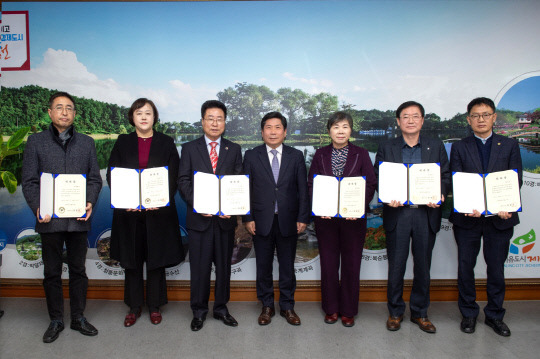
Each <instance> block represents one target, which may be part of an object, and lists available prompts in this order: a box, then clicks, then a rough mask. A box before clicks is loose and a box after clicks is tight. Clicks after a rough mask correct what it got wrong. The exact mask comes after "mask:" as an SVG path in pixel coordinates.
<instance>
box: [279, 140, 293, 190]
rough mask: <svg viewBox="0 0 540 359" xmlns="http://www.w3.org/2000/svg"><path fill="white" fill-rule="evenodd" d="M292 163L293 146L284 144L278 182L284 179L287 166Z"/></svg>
mask: <svg viewBox="0 0 540 359" xmlns="http://www.w3.org/2000/svg"><path fill="white" fill-rule="evenodd" d="M290 163H291V148H289V147H287V146H285V145H283V153H282V154H281V164H280V165H279V176H278V183H279V182H282V181H283V177H284V176H285V173H287V167H288V166H289V164H290Z"/></svg>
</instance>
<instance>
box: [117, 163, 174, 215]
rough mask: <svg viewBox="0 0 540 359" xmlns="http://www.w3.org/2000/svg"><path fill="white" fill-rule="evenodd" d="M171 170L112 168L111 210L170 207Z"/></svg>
mask: <svg viewBox="0 0 540 359" xmlns="http://www.w3.org/2000/svg"><path fill="white" fill-rule="evenodd" d="M169 205H170V203H169V168H168V167H167V166H165V167H154V168H146V169H133V168H122V167H111V208H122V209H128V208H136V209H146V208H158V207H167V206H169Z"/></svg>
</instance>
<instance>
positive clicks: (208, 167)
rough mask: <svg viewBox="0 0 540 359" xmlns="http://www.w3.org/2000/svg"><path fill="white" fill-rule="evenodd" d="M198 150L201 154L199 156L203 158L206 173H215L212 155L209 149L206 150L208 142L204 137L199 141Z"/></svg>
mask: <svg viewBox="0 0 540 359" xmlns="http://www.w3.org/2000/svg"><path fill="white" fill-rule="evenodd" d="M197 150H198V152H199V155H200V156H201V160H202V162H203V163H204V165H205V167H206V171H208V173H213V172H214V170H213V169H212V162H210V154H209V153H208V149H207V148H206V141H205V140H204V136H203V137H200V138H199V140H198V141H197ZM218 160H219V158H218Z"/></svg>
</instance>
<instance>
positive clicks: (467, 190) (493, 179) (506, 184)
mask: <svg viewBox="0 0 540 359" xmlns="http://www.w3.org/2000/svg"><path fill="white" fill-rule="evenodd" d="M452 186H453V199H454V212H456V213H473V210H474V209H476V210H477V211H479V212H480V213H481V214H483V215H494V214H497V213H498V212H501V211H503V212H521V197H520V193H519V178H518V171H517V169H512V170H506V171H498V172H491V173H485V174H482V173H466V172H452Z"/></svg>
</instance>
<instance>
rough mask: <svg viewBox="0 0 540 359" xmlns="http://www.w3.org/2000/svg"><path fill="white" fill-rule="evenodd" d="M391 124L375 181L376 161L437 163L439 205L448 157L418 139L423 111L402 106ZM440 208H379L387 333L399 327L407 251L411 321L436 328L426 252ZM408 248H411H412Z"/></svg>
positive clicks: (436, 143) (438, 145) (434, 143)
mask: <svg viewBox="0 0 540 359" xmlns="http://www.w3.org/2000/svg"><path fill="white" fill-rule="evenodd" d="M396 120H397V124H398V126H399V128H400V129H401V134H402V135H401V136H399V137H397V138H394V139H392V140H390V141H388V142H385V143H383V144H381V145H380V146H379V150H378V151H377V155H376V156H375V174H376V175H377V179H378V178H379V162H380V161H386V162H395V163H440V165H441V192H442V193H441V195H442V198H441V201H442V202H444V198H445V196H446V194H447V193H448V191H449V190H450V185H451V175H450V167H449V163H448V155H447V154H446V150H445V148H444V145H443V143H442V142H441V141H440V140H438V139H432V138H428V137H425V136H421V135H420V130H421V129H422V125H423V124H424V107H423V106H422V105H421V104H419V103H418V102H414V101H407V102H405V103H403V104H401V105H400V106H399V107H398V109H397V110H396ZM441 217H442V211H441V208H440V205H437V204H436V203H428V204H427V205H404V204H402V203H400V202H398V201H395V200H392V201H391V202H390V203H385V204H384V207H383V227H384V230H385V231H386V251H387V254H388V289H387V297H388V311H389V312H390V316H389V317H388V320H387V321H386V328H387V329H388V330H390V331H396V330H399V329H400V328H401V324H400V323H401V321H402V320H403V313H404V312H405V302H404V301H403V276H404V275H405V269H406V266H407V258H408V256H409V247H411V251H412V255H413V263H414V279H413V285H412V290H411V298H410V303H409V306H410V308H411V322H413V323H415V324H417V325H418V326H419V327H420V329H422V330H423V331H425V332H427V333H435V332H436V328H435V326H434V325H433V323H431V321H430V320H429V319H428V315H427V310H428V307H429V285H430V278H431V277H430V269H431V253H432V251H433V247H434V245H435V237H436V235H437V232H439V230H440V228H441ZM411 243H412V245H411Z"/></svg>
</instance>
